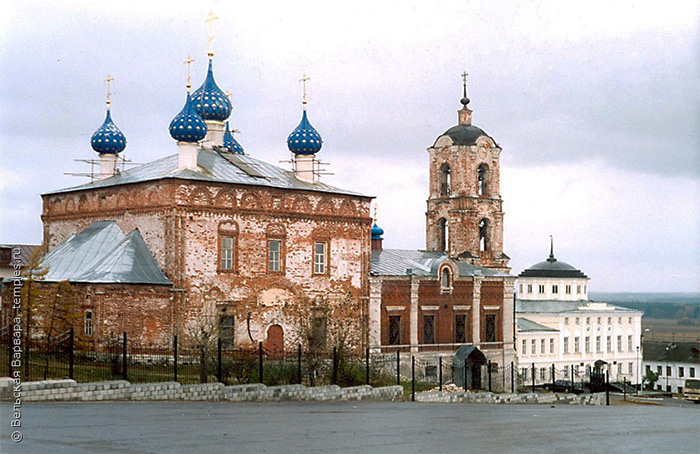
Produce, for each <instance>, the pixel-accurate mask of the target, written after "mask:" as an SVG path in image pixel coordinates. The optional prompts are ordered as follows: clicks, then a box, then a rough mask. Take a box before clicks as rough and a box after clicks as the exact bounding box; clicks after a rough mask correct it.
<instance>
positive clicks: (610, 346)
mask: <svg viewBox="0 0 700 454" xmlns="http://www.w3.org/2000/svg"><path fill="white" fill-rule="evenodd" d="M607 341H608V345H607V347H608V348H607V350H606V351H609V352H611V351H612V336H608V338H607Z"/></svg>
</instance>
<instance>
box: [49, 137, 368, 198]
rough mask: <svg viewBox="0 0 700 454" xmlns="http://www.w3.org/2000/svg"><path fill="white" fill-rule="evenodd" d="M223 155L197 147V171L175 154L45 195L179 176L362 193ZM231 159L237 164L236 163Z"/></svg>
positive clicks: (241, 156)
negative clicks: (180, 163)
mask: <svg viewBox="0 0 700 454" xmlns="http://www.w3.org/2000/svg"><path fill="white" fill-rule="evenodd" d="M225 156H227V154H226V153H223V152H222V153H220V152H217V151H215V150H213V149H211V148H202V149H200V150H199V153H198V156H197V165H198V166H199V169H198V170H197V171H193V170H188V169H184V170H178V155H172V156H168V157H166V158H161V159H158V160H156V161H153V162H149V163H147V164H143V165H140V166H138V167H133V168H131V169H128V170H125V171H123V172H121V173H119V174H117V175H115V176H113V177H110V178H105V179H103V180H97V181H93V182H92V183H86V184H82V185H80V186H74V187H71V188H67V189H60V190H57V191H51V192H48V193H47V194H58V193H64V192H72V191H82V190H86V189H94V188H104V187H109V186H118V185H122V184H129V183H140V182H144V181H154V180H161V179H164V178H179V179H184V180H198V181H211V182H217V183H233V184H243V185H253V186H268V187H273V188H283V189H299V190H306V191H316V192H327V193H334V194H347V195H355V196H363V195H362V194H360V193H357V192H353V191H347V190H345V189H339V188H336V187H334V186H330V185H328V184H325V183H320V182H319V183H315V184H312V183H307V182H305V181H301V180H299V179H298V178H296V177H295V176H294V173H293V172H292V171H290V170H285V169H281V168H279V167H276V166H273V165H271V164H268V163H266V162H263V161H260V160H259V159H255V158H252V157H250V156H247V155H236V157H235V160H229V159H227V158H226V157H225ZM232 161H233V162H232ZM234 162H236V163H238V165H237V164H235V163H234ZM257 175H260V176H257ZM363 197H369V196H363Z"/></svg>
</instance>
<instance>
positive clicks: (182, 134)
mask: <svg viewBox="0 0 700 454" xmlns="http://www.w3.org/2000/svg"><path fill="white" fill-rule="evenodd" d="M206 135H207V124H206V123H204V120H202V117H200V116H199V115H198V114H197V112H196V111H195V110H194V107H192V98H191V96H190V94H189V93H187V101H186V102H185V107H183V108H182V110H181V111H180V113H179V114H177V115H176V116H175V118H173V121H171V122H170V136H171V137H172V138H173V139H175V140H177V141H178V142H190V143H192V142H195V143H196V142H199V141H200V140H202V139H203V138H204V136H206Z"/></svg>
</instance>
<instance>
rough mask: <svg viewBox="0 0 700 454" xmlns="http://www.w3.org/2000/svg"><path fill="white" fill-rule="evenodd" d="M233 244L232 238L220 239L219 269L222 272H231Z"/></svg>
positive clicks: (224, 237) (223, 237)
mask: <svg viewBox="0 0 700 454" xmlns="http://www.w3.org/2000/svg"><path fill="white" fill-rule="evenodd" d="M233 243H234V241H233V237H232V236H222V237H221V248H220V251H219V256H220V261H219V268H220V269H222V270H224V271H231V270H232V269H233Z"/></svg>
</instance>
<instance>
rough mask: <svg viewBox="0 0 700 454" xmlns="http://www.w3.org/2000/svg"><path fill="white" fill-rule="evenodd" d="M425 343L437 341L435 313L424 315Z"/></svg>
mask: <svg viewBox="0 0 700 454" xmlns="http://www.w3.org/2000/svg"><path fill="white" fill-rule="evenodd" d="M423 343H424V344H434V343H435V316H434V315H424V316H423Z"/></svg>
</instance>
